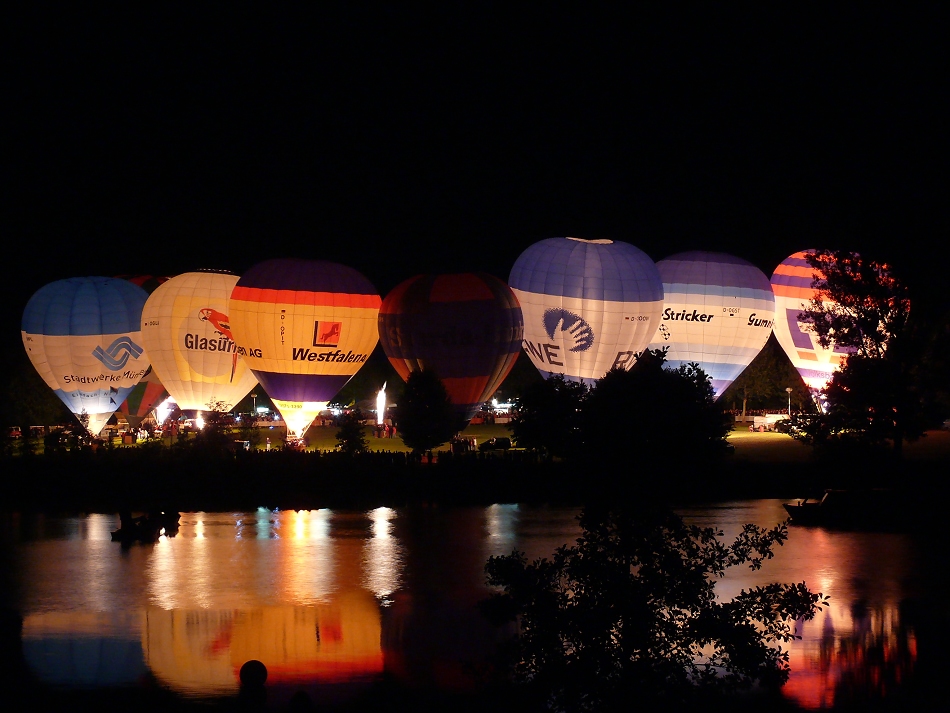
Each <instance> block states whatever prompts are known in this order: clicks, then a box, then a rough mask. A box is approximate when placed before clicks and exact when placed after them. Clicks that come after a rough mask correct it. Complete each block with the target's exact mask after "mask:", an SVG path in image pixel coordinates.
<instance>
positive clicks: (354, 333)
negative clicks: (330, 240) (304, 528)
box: [231, 259, 382, 437]
mask: <svg viewBox="0 0 950 713" xmlns="http://www.w3.org/2000/svg"><path fill="white" fill-rule="evenodd" d="M381 301H382V300H381V299H380V296H379V294H378V293H377V292H376V288H375V287H373V285H372V283H370V281H369V280H367V279H366V278H365V277H364V276H363V275H362V274H360V273H359V272H357V271H356V270H354V269H353V268H351V267H347V266H345V265H340V264H338V263H335V262H328V261H325V260H302V259H276V260H267V261H265V262H262V263H258V264H257V265H255V266H254V267H252V268H251V269H250V270H248V271H247V272H246V273H245V274H244V275H243V276H242V277H241V279H240V280H238V282H237V284H236V285H235V286H234V290H233V291H232V293H231V328H232V329H233V332H234V339H235V341H236V342H237V345H238V351H239V353H240V354H241V355H242V357H243V358H244V359H245V360H246V362H247V364H248V366H250V368H251V369H252V370H253V372H254V375H255V376H256V377H257V379H258V380H259V381H260V383H261V386H263V387H264V390H265V391H266V392H267V395H268V396H270V398H271V400H272V401H273V402H274V405H275V406H276V407H277V409H278V410H279V411H280V413H281V415H282V416H283V417H284V420H285V421H286V422H287V428H288V431H289V435H295V436H297V437H303V435H304V433H305V432H306V430H307V428H308V427H309V426H310V423H311V422H312V421H313V419H314V418H316V416H317V414H319V413H320V411H322V410H324V409H325V408H326V406H327V403H328V402H329V401H330V400H331V399H332V398H333V397H334V396H336V394H337V392H339V390H340V389H342V388H343V386H344V385H345V384H346V382H347V381H349V380H350V379H351V378H352V377H353V375H354V374H355V373H356V372H357V371H358V370H359V368H360V367H361V366H362V365H363V364H364V363H365V362H366V360H367V359H368V358H369V355H370V354H371V353H372V351H373V349H374V348H375V347H376V343H377V341H378V340H379V337H378V333H377V329H376V318H377V315H378V314H379V305H380V302H381Z"/></svg>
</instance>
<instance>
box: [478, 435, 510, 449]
mask: <svg viewBox="0 0 950 713" xmlns="http://www.w3.org/2000/svg"><path fill="white" fill-rule="evenodd" d="M509 448H511V439H510V438H508V437H507V436H497V437H495V438H489V439H488V440H487V441H485V442H484V443H482V444H481V445H480V446H479V447H478V450H480V451H507V450H508V449H509Z"/></svg>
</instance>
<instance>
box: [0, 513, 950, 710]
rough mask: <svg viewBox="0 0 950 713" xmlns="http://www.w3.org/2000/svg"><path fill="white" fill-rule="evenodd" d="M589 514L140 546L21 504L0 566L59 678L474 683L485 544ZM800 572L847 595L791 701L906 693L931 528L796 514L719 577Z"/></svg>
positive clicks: (553, 541)
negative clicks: (910, 530)
mask: <svg viewBox="0 0 950 713" xmlns="http://www.w3.org/2000/svg"><path fill="white" fill-rule="evenodd" d="M781 503H782V501H781V500H749V501H740V502H733V503H725V504H721V505H718V506H703V507H696V508H681V509H680V510H679V512H680V513H681V514H682V515H683V516H684V517H685V519H686V520H687V521H688V522H692V523H695V524H701V525H714V526H716V527H718V528H721V529H723V530H724V531H725V534H726V536H727V537H729V536H732V535H735V534H736V533H737V532H738V531H739V530H740V529H741V526H742V525H743V524H744V523H746V522H752V523H756V524H758V525H762V526H772V525H774V524H776V523H777V522H779V521H781V520H783V519H784V518H785V513H784V511H783V509H782V506H781ZM576 514H577V511H576V510H575V509H570V508H564V509H558V508H548V507H533V506H532V507H526V506H518V505H493V506H491V507H487V508H458V509H440V508H436V507H431V508H422V507H419V508H413V509H388V508H379V509H375V510H371V511H368V512H342V511H331V510H315V511H300V512H294V511H281V512H275V511H269V510H258V511H255V512H240V513H230V512H228V513H204V512H199V513H183V514H182V518H181V528H180V530H179V532H178V533H177V534H176V535H175V536H174V537H162V538H161V539H160V540H159V541H158V542H157V543H155V544H147V545H142V544H136V545H133V546H131V547H122V546H121V545H120V544H118V543H114V542H112V541H111V539H110V532H111V531H112V530H113V529H115V528H116V527H117V526H118V519H117V517H116V516H115V515H112V514H108V515H95V514H93V515H86V516H82V517H73V518H63V517H47V516H29V517H28V516H17V515H4V516H2V520H0V521H2V523H3V526H2V527H3V530H2V559H0V584H2V585H3V586H2V597H3V605H4V607H6V608H7V609H8V610H10V609H12V610H14V611H16V612H18V613H19V614H20V616H21V617H22V620H23V626H22V651H23V656H24V659H25V662H26V665H27V666H28V667H29V670H30V672H31V673H32V675H33V676H34V677H35V678H36V679H37V680H38V681H40V682H42V683H43V684H46V685H49V686H56V687H66V688H98V687H115V686H160V687H162V688H165V689H168V690H171V691H173V692H175V693H177V694H180V695H181V696H184V697H191V698H202V697H206V696H230V695H235V694H236V693H237V691H238V689H239V678H238V673H239V670H240V667H241V665H242V664H243V663H244V662H246V661H248V660H251V659H257V660H260V661H262V662H264V663H265V665H266V666H267V669H268V691H269V692H268V695H269V698H268V700H269V701H271V702H273V703H275V704H277V703H279V702H280V701H282V700H287V699H289V697H290V695H291V694H292V693H293V692H294V691H296V690H298V689H301V688H303V689H305V690H307V691H308V693H309V694H310V695H311V697H312V698H314V699H315V700H318V701H320V700H326V701H340V700H345V699H346V698H347V697H349V696H353V695H356V694H357V693H358V692H359V691H360V690H362V689H363V688H365V687H366V686H368V685H369V684H371V683H372V682H374V681H376V680H377V679H378V678H379V677H380V676H382V675H384V673H385V674H386V675H387V676H391V677H393V678H395V679H396V680H398V681H401V682H402V683H404V684H405V685H407V686H420V687H439V688H443V689H446V690H450V691H464V690H467V689H468V688H470V687H471V686H472V685H473V676H474V674H473V671H475V670H477V668H478V666H479V664H480V663H481V662H483V661H484V660H485V659H486V657H487V656H488V655H489V654H490V653H491V651H492V650H493V647H494V646H495V645H496V643H497V641H498V640H499V638H500V636H502V635H503V634H504V632H500V631H498V630H496V629H494V628H492V627H491V626H489V625H488V624H487V623H485V622H484V621H483V620H482V618H481V616H480V615H479V613H478V609H477V603H478V602H479V601H480V600H481V599H483V598H484V597H485V596H486V595H487V593H488V589H487V588H486V587H485V584H484V572H483V567H484V563H485V560H486V559H487V558H488V557H489V556H490V555H498V554H508V553H510V552H511V550H512V549H513V548H517V549H519V550H522V551H524V552H526V554H527V555H528V557H529V558H536V557H541V556H548V555H550V554H551V553H552V552H553V551H554V549H555V548H556V547H557V546H559V545H561V544H565V543H569V542H573V540H574V539H575V538H576V537H577V535H578V533H579V529H578V526H577V522H576V520H575V516H576ZM928 573H929V574H928ZM803 580H804V581H805V582H806V583H807V584H808V586H809V587H810V588H811V589H812V590H815V591H821V592H823V593H824V594H826V595H830V597H831V600H830V603H831V607H830V608H829V609H828V610H827V612H826V613H824V614H821V615H819V616H818V617H817V618H816V619H814V620H812V621H809V622H805V623H803V624H801V625H800V634H801V635H802V639H801V640H799V641H796V642H794V643H793V644H792V645H791V647H790V654H791V666H792V674H791V679H790V681H789V683H788V684H787V686H786V687H785V689H784V694H785V696H786V697H787V698H788V699H789V701H790V702H793V703H795V704H797V705H800V706H802V707H804V708H809V709H818V708H831V707H834V706H835V705H838V704H841V703H842V702H851V701H853V700H861V699H863V698H865V697H867V698H871V699H877V698H882V697H887V696H892V695H894V694H895V693H899V692H900V691H901V690H903V689H905V688H907V687H908V686H911V685H913V684H914V683H915V681H917V680H918V679H919V678H920V676H922V675H924V674H925V672H926V671H927V670H928V659H927V656H928V651H929V650H930V646H931V644H930V642H931V641H933V639H934V636H935V634H934V633H933V632H934V631H935V630H936V629H938V628H939V626H938V623H936V622H934V620H933V617H934V611H935V608H934V606H933V605H934V602H935V601H936V600H937V593H938V591H939V590H938V586H939V584H938V583H939V582H940V580H941V577H940V573H939V572H935V571H934V567H933V565H932V563H929V562H928V560H927V553H926V551H925V548H924V546H923V545H922V544H921V543H920V542H919V541H918V540H917V539H916V538H914V537H912V536H910V535H906V534H893V533H855V532H836V531H830V530H825V529H822V528H802V527H792V528H790V537H789V540H788V542H787V543H786V544H785V546H784V547H782V548H779V549H778V551H777V555H776V557H775V558H774V559H773V560H770V561H768V562H767V563H766V564H765V565H764V566H763V568H762V569H761V570H759V571H752V570H750V569H748V568H743V569H741V570H740V569H734V570H731V571H730V572H729V574H728V575H727V577H726V578H725V579H724V580H723V581H722V582H720V584H719V585H718V587H717V590H718V592H719V594H720V596H721V597H731V596H734V595H735V594H737V593H738V592H739V591H740V590H741V589H743V588H747V587H750V586H756V585H758V584H764V583H766V582H771V581H784V582H800V581H803ZM941 615H942V616H944V617H945V616H946V615H945V614H941ZM941 643H942V642H941ZM936 647H937V644H933V648H936Z"/></svg>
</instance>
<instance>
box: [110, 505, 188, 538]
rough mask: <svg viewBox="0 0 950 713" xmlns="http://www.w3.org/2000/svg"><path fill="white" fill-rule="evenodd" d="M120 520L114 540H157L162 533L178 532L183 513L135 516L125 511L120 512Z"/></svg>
mask: <svg viewBox="0 0 950 713" xmlns="http://www.w3.org/2000/svg"><path fill="white" fill-rule="evenodd" d="M119 520H120V522H121V525H120V527H119V529H118V530H113V531H112V541H113V542H122V543H125V544H131V543H133V542H155V541H157V540H158V538H159V537H161V536H162V535H168V536H173V535H175V534H176V533H177V532H178V524H179V521H180V520H181V514H180V513H177V512H176V513H165V512H160V513H153V514H149V515H147V516H145V517H135V518H133V517H132V516H131V513H128V512H124V513H120V514H119Z"/></svg>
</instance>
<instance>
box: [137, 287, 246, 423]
mask: <svg viewBox="0 0 950 713" xmlns="http://www.w3.org/2000/svg"><path fill="white" fill-rule="evenodd" d="M237 280H238V278H237V275H232V274H231V273H228V272H216V271H212V270H203V271H198V272H186V273H184V274H181V275H178V276H176V277H173V278H171V279H170V280H168V281H166V282H164V283H162V284H161V285H159V286H158V287H157V288H155V291H154V292H153V293H152V294H151V295H150V296H149V298H148V301H147V302H146V303H145V308H144V310H143V312H142V339H143V341H144V342H145V349H146V351H147V352H148V355H149V358H150V359H151V361H152V366H153V367H154V369H155V373H156V375H157V376H158V378H159V380H160V381H161V383H162V385H163V386H164V387H165V388H166V389H167V390H168V393H169V394H171V396H172V398H174V399H175V401H176V403H177V404H178V406H179V408H181V410H182V411H207V410H210V409H212V408H214V407H216V406H217V405H218V404H223V405H224V406H225V407H226V408H229V409H230V408H232V407H233V406H234V405H235V404H236V403H237V402H238V401H240V400H241V399H242V398H244V396H246V395H247V393H248V392H249V391H250V390H251V389H252V388H254V385H255V384H256V383H257V379H255V378H254V375H253V374H252V373H251V370H250V369H248V367H247V364H245V362H244V360H243V359H241V358H240V356H239V355H238V352H237V347H236V346H235V343H234V338H233V337H232V336H231V327H230V323H229V320H228V309H229V299H230V297H231V290H232V288H233V287H234V285H235V284H236V283H237Z"/></svg>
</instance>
